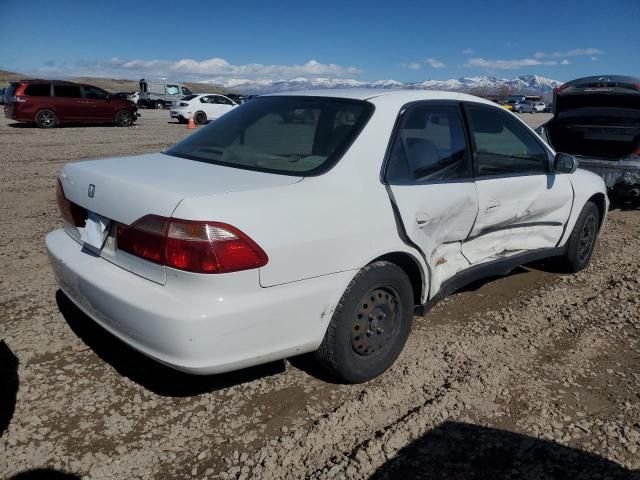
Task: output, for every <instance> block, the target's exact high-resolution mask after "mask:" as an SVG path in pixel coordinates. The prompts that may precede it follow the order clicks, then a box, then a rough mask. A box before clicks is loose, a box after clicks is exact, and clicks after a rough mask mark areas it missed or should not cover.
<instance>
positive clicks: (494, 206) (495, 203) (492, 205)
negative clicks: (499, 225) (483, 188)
mask: <svg viewBox="0 0 640 480" xmlns="http://www.w3.org/2000/svg"><path fill="white" fill-rule="evenodd" d="M498 208H500V202H499V201H498V200H491V201H490V202H489V203H487V208H486V210H485V212H490V211H491V210H496V209H498Z"/></svg>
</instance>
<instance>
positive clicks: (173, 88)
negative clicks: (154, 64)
mask: <svg viewBox="0 0 640 480" xmlns="http://www.w3.org/2000/svg"><path fill="white" fill-rule="evenodd" d="M166 90H167V95H179V94H180V87H178V85H167V89H166ZM183 95H184V94H183Z"/></svg>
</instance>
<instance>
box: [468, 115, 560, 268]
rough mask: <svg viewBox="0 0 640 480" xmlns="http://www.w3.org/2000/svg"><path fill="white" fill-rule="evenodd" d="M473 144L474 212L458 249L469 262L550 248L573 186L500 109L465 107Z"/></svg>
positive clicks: (530, 135) (529, 134) (528, 134)
mask: <svg viewBox="0 0 640 480" xmlns="http://www.w3.org/2000/svg"><path fill="white" fill-rule="evenodd" d="M465 110H466V112H467V115H468V120H469V128H470V132H471V137H472V139H473V145H474V157H475V167H476V186H477V189H478V217H477V220H476V222H475V224H474V227H473V230H472V231H471V235H470V236H469V239H468V240H467V241H466V242H465V243H464V245H463V247H462V252H463V253H464V255H465V257H466V258H467V259H468V260H469V262H471V263H472V264H476V263H478V262H482V261H486V260H491V259H493V258H495V257H497V256H499V255H503V254H509V253H512V252H519V251H523V250H536V249H540V248H553V247H555V246H556V244H557V243H558V241H559V240H560V237H561V236H562V232H563V230H564V225H565V223H566V222H567V220H568V218H569V214H570V212H571V207H572V202H573V188H572V186H571V182H570V181H569V178H568V176H567V175H562V174H560V175H556V174H554V173H553V172H551V162H550V161H549V152H547V150H546V149H545V148H544V147H543V146H542V144H541V143H540V142H538V141H537V140H536V139H535V137H534V134H533V133H532V132H530V131H529V130H528V129H527V128H525V127H524V125H522V124H521V123H520V122H519V121H518V120H517V119H515V118H513V116H512V115H511V114H508V113H506V112H504V111H502V110H501V109H498V108H495V107H490V106H483V105H474V106H467V107H466V108H465Z"/></svg>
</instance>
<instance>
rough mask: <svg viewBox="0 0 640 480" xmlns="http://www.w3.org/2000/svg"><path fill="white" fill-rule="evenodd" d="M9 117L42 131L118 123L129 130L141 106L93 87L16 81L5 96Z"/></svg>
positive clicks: (62, 82) (69, 83) (59, 82)
mask: <svg viewBox="0 0 640 480" xmlns="http://www.w3.org/2000/svg"><path fill="white" fill-rule="evenodd" d="M5 98H6V99H7V104H6V105H5V107H4V114H5V117H7V118H10V119H12V120H17V121H19V122H32V123H35V124H36V125H37V126H38V127H40V128H53V127H56V126H58V125H60V124H62V123H115V124H116V125H118V126H121V127H129V126H131V125H132V124H133V122H135V120H136V118H137V116H138V107H137V106H136V105H135V104H134V103H133V102H130V101H129V100H123V99H120V98H117V97H114V96H113V95H111V94H110V93H108V92H106V91H105V90H102V89H101V88H98V87H94V86H93V85H84V84H78V83H73V82H64V81H59V80H21V81H19V82H12V83H11V85H10V86H9V88H8V91H7V94H6V95H5Z"/></svg>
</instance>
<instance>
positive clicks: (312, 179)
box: [46, 90, 608, 382]
mask: <svg viewBox="0 0 640 480" xmlns="http://www.w3.org/2000/svg"><path fill="white" fill-rule="evenodd" d="M575 167H576V164H575V160H574V158H573V157H571V156H569V155H564V154H557V155H556V154H555V153H554V152H553V150H552V149H551V148H550V147H549V146H548V145H547V144H545V143H544V142H543V141H542V140H541V139H540V137H538V136H537V135H536V134H535V133H534V132H533V131H532V130H531V129H530V128H529V127H527V126H526V125H525V124H524V123H523V122H522V121H520V120H519V119H518V118H517V117H516V116H515V115H513V114H511V113H509V112H506V111H505V110H504V109H502V108H500V107H498V106H496V105H494V104H493V103H491V102H488V101H485V100H482V99H480V98H476V97H472V96H469V95H464V94H456V93H444V92H423V91H380V90H346V91H340V90H332V91H319V92H304V93H291V94H280V95H274V96H264V97H259V98H257V99H255V100H252V101H250V102H248V103H246V104H243V105H242V106H240V107H238V108H236V109H234V110H233V111H231V112H229V113H228V114H226V115H224V116H223V117H222V118H220V119H219V120H218V121H216V122H214V123H212V124H211V125H209V126H207V127H206V128H204V129H202V130H200V131H198V132H196V133H195V134H194V135H191V136H190V137H188V138H186V139H185V140H183V141H182V142H180V143H178V144H177V145H175V146H174V147H173V148H171V149H169V150H167V151H166V152H164V153H158V154H150V155H142V156H137V157H128V158H112V159H104V160H94V161H84V162H77V163H71V164H68V165H66V166H65V167H64V169H63V170H62V173H61V176H60V180H59V184H58V193H57V194H58V201H59V204H60V208H61V211H62V215H63V217H64V221H65V225H64V229H60V230H56V231H54V232H51V233H50V234H49V235H48V236H47V239H46V243H47V248H48V251H49V255H50V258H51V264H52V266H53V270H54V272H55V274H56V277H57V280H58V282H59V284H60V287H61V289H62V290H63V291H64V292H65V293H66V295H67V296H68V297H69V298H71V300H73V302H75V303H76V304H77V305H78V306H79V307H80V308H81V309H82V310H84V311H85V312H86V313H87V315H88V316H90V317H91V318H92V319H94V320H95V321H96V322H98V323H99V324H100V325H102V326H103V327H104V328H105V329H107V330H108V331H110V332H111V333H113V334H114V335H116V336H117V337H119V338H120V339H122V340H123V341H125V342H126V343H128V344H129V345H131V346H133V347H135V348H136V349H138V350H140V351H141V352H143V353H145V354H147V355H149V356H151V357H153V358H155V359H157V360H159V361H161V362H163V363H165V364H167V365H170V366H172V367H174V368H177V369H180V370H184V371H188V372H192V373H199V374H210V373H218V372H224V371H228V370H233V369H238V368H243V367H247V366H250V365H255V364H259V363H264V362H268V361H271V360H275V359H281V358H285V357H288V356H292V355H298V354H302V353H305V352H312V351H316V356H317V358H318V359H319V361H320V362H321V363H322V364H323V365H324V366H325V367H326V368H327V369H328V370H329V371H330V372H332V373H333V374H334V375H336V376H337V377H338V378H340V379H342V380H343V381H347V382H362V381H365V380H368V379H370V378H372V377H375V376H376V375H379V374H380V373H382V372H383V371H384V370H386V369H387V368H388V367H389V366H390V365H391V364H392V363H393V362H394V360H395V359H396V357H397V356H398V354H399V353H400V351H401V350H402V348H403V346H404V344H405V340H406V339H407V335H408V334H409V330H410V327H411V322H412V317H413V314H414V312H416V313H418V314H422V313H424V312H425V311H426V309H427V307H428V306H429V305H430V304H431V303H433V302H434V301H435V300H437V299H438V298H439V297H442V296H443V295H446V294H447V293H449V292H452V291H454V290H456V289H458V288H460V287H461V286H462V285H464V284H465V283H468V282H470V281H473V280H476V279H478V278H480V277H483V276H487V275H496V274H506V273H508V272H509V271H510V270H512V269H513V268H515V267H516V266H518V265H520V264H523V263H526V262H531V261H534V260H538V259H541V258H544V257H558V261H560V262H562V263H563V264H564V265H565V266H566V267H567V269H568V270H569V271H574V272H575V271H578V270H580V269H582V268H584V267H585V266H586V265H587V264H588V262H589V259H590V257H591V253H592V250H593V247H594V244H595V242H596V237H597V234H598V232H599V230H600V227H601V225H602V222H603V220H604V217H605V215H606V212H607V208H608V200H607V197H606V194H605V187H604V184H603V182H602V179H601V178H600V177H598V176H597V175H594V174H592V173H590V172H586V171H582V170H576V168H575Z"/></svg>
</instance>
